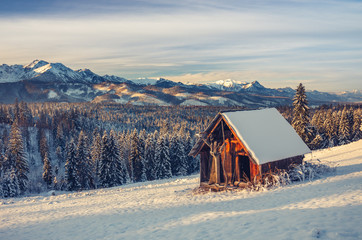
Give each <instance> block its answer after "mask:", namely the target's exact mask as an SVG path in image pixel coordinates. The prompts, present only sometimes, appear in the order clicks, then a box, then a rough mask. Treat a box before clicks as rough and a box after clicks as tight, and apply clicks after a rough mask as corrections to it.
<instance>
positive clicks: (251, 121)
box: [221, 108, 311, 164]
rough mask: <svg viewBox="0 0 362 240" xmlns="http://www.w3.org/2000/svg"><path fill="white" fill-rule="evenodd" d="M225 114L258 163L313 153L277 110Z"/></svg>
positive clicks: (223, 114)
mask: <svg viewBox="0 0 362 240" xmlns="http://www.w3.org/2000/svg"><path fill="white" fill-rule="evenodd" d="M221 115H222V116H223V117H224V118H225V120H226V121H227V122H228V124H229V125H230V126H231V128H232V129H233V130H234V132H235V133H236V134H237V137H238V138H239V139H240V140H241V142H242V143H243V144H244V146H245V147H246V148H247V150H248V152H249V153H250V155H251V157H252V158H253V159H254V160H255V161H256V163H257V164H264V163H268V162H274V161H277V160H281V159H285V158H289V157H294V156H299V155H303V154H306V153H309V152H311V150H310V149H309V148H308V146H307V145H306V144H305V143H304V142H303V140H302V139H301V138H300V137H299V135H298V134H297V133H296V132H295V130H294V129H293V127H292V126H291V125H290V124H289V123H288V122H287V120H285V118H284V117H283V116H282V115H281V114H280V113H279V112H278V110H277V109H275V108H268V109H262V110H253V111H236V112H223V113H221Z"/></svg>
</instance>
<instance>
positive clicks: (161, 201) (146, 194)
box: [0, 140, 362, 239]
mask: <svg viewBox="0 0 362 240" xmlns="http://www.w3.org/2000/svg"><path fill="white" fill-rule="evenodd" d="M311 156H313V158H314V159H320V160H321V161H322V162H323V163H325V164H330V165H337V171H336V173H333V174H330V175H325V176H324V177H322V178H320V179H316V180H313V181H310V182H309V181H307V182H301V183H295V184H292V185H289V186H285V187H279V188H275V189H271V190H267V191H263V192H250V191H247V190H244V191H240V192H221V193H208V194H205V195H193V194H192V189H194V188H195V187H197V186H198V175H194V176H191V177H182V178H173V179H170V180H159V181H153V182H145V183H137V184H129V185H126V186H122V187H114V188H110V189H99V190H92V191H84V192H78V193H69V192H55V196H52V195H51V194H43V195H38V196H31V197H24V198H17V199H3V200H1V202H0V203H1V205H0V219H1V225H0V239H315V238H320V239H361V237H362V229H361V228H360V223H361V222H362V140H360V141H358V142H354V143H351V144H348V145H344V146H340V147H335V148H330V149H325V150H319V151H314V152H313V153H312V155H308V156H306V159H309V158H310V157H311Z"/></svg>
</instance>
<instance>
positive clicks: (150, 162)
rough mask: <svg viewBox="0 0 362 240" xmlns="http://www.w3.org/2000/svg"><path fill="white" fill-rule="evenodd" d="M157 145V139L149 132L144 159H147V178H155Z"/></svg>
mask: <svg viewBox="0 0 362 240" xmlns="http://www.w3.org/2000/svg"><path fill="white" fill-rule="evenodd" d="M155 146H156V141H155V139H154V135H153V134H149V135H148V137H147V139H146V143H145V152H144V159H145V168H146V177H147V180H155V179H156V173H155V166H156V165H155Z"/></svg>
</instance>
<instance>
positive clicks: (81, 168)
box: [76, 131, 94, 189]
mask: <svg viewBox="0 0 362 240" xmlns="http://www.w3.org/2000/svg"><path fill="white" fill-rule="evenodd" d="M87 142H88V139H87V136H86V135H85V134H84V132H83V131H80V133H79V137H78V144H77V149H76V162H77V174H78V178H79V183H80V186H81V188H82V189H90V188H94V182H93V173H92V162H91V156H90V153H89V151H88V143H87Z"/></svg>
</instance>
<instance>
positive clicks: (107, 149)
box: [99, 130, 127, 187]
mask: <svg viewBox="0 0 362 240" xmlns="http://www.w3.org/2000/svg"><path fill="white" fill-rule="evenodd" d="M125 174H126V169H125V166H124V161H122V159H121V155H120V151H119V146H118V141H117V138H116V134H115V133H114V131H113V130H111V132H110V134H109V137H108V135H107V132H104V134H103V137H102V149H101V167H100V176H99V177H100V183H101V185H102V186H103V187H113V186H117V185H121V184H123V183H125V182H126V180H127V176H126V175H125Z"/></svg>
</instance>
